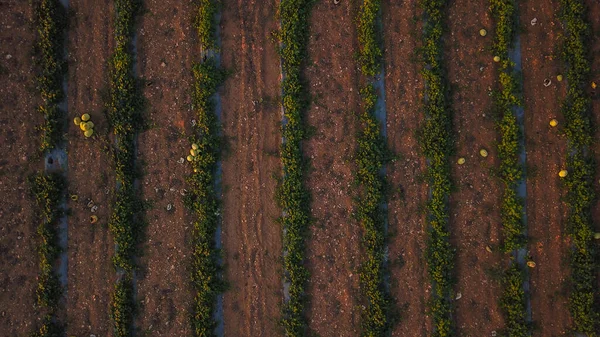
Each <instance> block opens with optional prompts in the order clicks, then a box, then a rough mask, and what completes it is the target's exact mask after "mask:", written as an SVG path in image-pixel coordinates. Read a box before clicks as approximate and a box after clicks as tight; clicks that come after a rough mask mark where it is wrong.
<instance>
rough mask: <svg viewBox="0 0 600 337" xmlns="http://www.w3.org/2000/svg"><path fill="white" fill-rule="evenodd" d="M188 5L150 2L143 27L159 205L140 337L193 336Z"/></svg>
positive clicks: (149, 142)
mask: <svg viewBox="0 0 600 337" xmlns="http://www.w3.org/2000/svg"><path fill="white" fill-rule="evenodd" d="M194 8H195V7H194V4H193V3H192V2H188V1H183V2H182V1H145V2H144V9H145V10H146V13H145V14H144V15H143V16H142V19H141V20H140V23H139V26H138V40H137V41H138V42H137V55H138V58H137V59H138V70H139V76H140V78H141V79H142V80H143V83H145V85H143V93H144V97H145V98H146V106H147V110H146V112H145V117H146V118H147V119H148V121H149V122H150V124H151V126H150V129H149V130H147V131H145V132H143V133H141V134H140V135H139V138H138V151H139V156H138V159H139V161H140V163H141V164H142V166H143V167H144V175H143V177H142V178H141V180H140V184H141V187H142V195H143V197H144V199H145V200H146V201H149V202H150V203H151V205H152V207H151V209H149V210H148V211H147V212H146V220H147V228H146V237H145V242H146V244H145V245H144V249H143V255H142V258H141V265H142V268H141V269H140V273H139V274H138V294H137V298H138V300H139V302H140V303H141V309H140V312H139V316H138V322H139V324H138V325H139V327H140V330H141V331H143V332H145V333H147V334H149V335H153V336H186V335H189V334H190V333H191V329H190V328H191V326H190V319H189V313H190V311H189V310H190V308H191V305H192V303H191V302H192V299H193V295H192V292H191V288H190V275H191V274H190V273H191V271H190V270H189V266H190V258H189V257H190V255H189V254H190V253H191V250H190V246H189V240H190V234H191V228H192V225H191V217H190V215H189V213H190V212H189V211H188V210H187V209H185V208H184V205H183V196H182V195H183V194H184V193H185V192H184V188H185V176H186V175H187V174H188V173H189V170H190V166H189V165H187V161H185V160H183V161H182V159H183V158H185V157H186V156H187V155H188V151H189V148H190V144H189V142H188V141H187V139H186V137H185V135H186V132H187V133H188V134H189V131H191V126H192V120H193V118H194V113H193V111H192V109H191V97H190V93H191V90H192V80H193V79H192V73H191V71H192V62H194V60H195V58H199V53H197V52H195V50H194V35H195V33H194V31H193V26H192V22H193V21H192V20H193V18H192V16H193V15H194Z"/></svg>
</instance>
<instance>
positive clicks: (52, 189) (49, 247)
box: [30, 173, 66, 315]
mask: <svg viewBox="0 0 600 337" xmlns="http://www.w3.org/2000/svg"><path fill="white" fill-rule="evenodd" d="M30 186H31V192H32V194H33V196H34V198H35V201H36V204H37V206H38V209H39V217H40V219H41V222H40V225H39V226H38V228H37V234H38V236H39V238H40V244H39V246H38V255H39V268H40V275H39V277H38V286H37V290H36V294H37V304H38V306H39V307H43V308H46V309H47V310H48V312H49V313H50V314H51V315H53V314H54V313H55V311H56V309H57V308H58V302H59V299H60V296H61V294H62V289H61V285H60V281H59V279H58V275H57V274H56V272H55V271H54V268H53V262H54V261H55V260H56V259H57V258H58V256H59V254H60V250H61V249H60V245H59V242H58V226H59V221H60V218H61V217H62V216H63V214H64V210H63V208H62V206H61V201H62V198H63V197H64V192H65V186H66V182H65V180H64V178H63V176H62V175H60V174H43V173H41V174H38V175H36V176H35V177H33V178H32V180H31V182H30Z"/></svg>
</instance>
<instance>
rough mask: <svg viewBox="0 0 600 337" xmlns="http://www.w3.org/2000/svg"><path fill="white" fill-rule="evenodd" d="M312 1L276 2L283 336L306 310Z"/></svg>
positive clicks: (301, 322) (303, 326) (300, 331)
mask: <svg viewBox="0 0 600 337" xmlns="http://www.w3.org/2000/svg"><path fill="white" fill-rule="evenodd" d="M313 3H314V0H282V1H281V3H280V5H279V19H280V22H281V28H280V31H279V33H278V37H279V42H280V50H279V52H280V56H281V65H282V72H283V79H282V83H281V86H282V104H283V113H284V116H283V123H282V124H283V125H282V137H283V144H282V145H281V162H282V166H283V178H282V181H281V186H280V188H279V191H278V200H279V203H280V206H281V208H282V211H283V216H282V218H281V222H282V225H283V227H284V237H283V245H284V251H285V252H284V257H283V262H284V281H285V282H286V283H288V284H289V300H288V301H287V302H286V303H285V304H284V307H283V318H282V323H283V327H284V330H285V335H286V336H304V335H305V333H306V332H307V320H306V315H305V309H306V302H307V298H306V285H307V282H308V278H309V273H308V270H307V268H306V266H305V262H306V261H305V260H306V254H305V251H306V238H307V235H308V233H309V224H310V220H311V219H310V194H309V192H308V190H307V188H306V186H305V181H304V180H305V177H306V170H307V167H308V165H307V162H306V160H305V158H304V156H303V152H302V141H303V140H304V139H305V138H306V137H307V132H306V125H305V117H304V115H305V113H306V111H307V109H308V105H309V101H308V97H307V96H308V94H307V92H308V89H307V85H306V84H305V81H304V79H303V68H304V65H305V64H304V63H305V59H306V49H307V45H308V37H309V20H310V14H311V9H312V5H313Z"/></svg>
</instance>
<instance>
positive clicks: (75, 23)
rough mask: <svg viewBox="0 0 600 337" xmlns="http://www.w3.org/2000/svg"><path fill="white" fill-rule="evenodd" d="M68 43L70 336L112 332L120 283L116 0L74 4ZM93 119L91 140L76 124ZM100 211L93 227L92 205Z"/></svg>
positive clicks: (81, 0)
mask: <svg viewBox="0 0 600 337" xmlns="http://www.w3.org/2000/svg"><path fill="white" fill-rule="evenodd" d="M70 11H71V12H72V14H71V16H70V31H69V43H68V61H69V74H68V109H69V114H68V116H69V123H68V134H67V139H68V144H67V151H68V156H69V159H68V161H69V168H68V183H69V193H70V194H75V195H77V196H78V200H77V201H72V200H70V201H69V203H68V206H69V207H70V209H71V212H72V213H71V215H70V216H69V217H68V226H69V229H68V247H67V255H68V280H67V288H68V290H67V335H77V336H81V335H86V334H87V335H89V334H96V335H99V336H107V335H110V334H111V333H112V325H111V323H110V320H109V314H108V307H109V302H110V293H111V291H112V286H113V284H114V282H115V280H116V273H115V270H114V268H113V266H112V262H111V257H112V255H113V250H114V249H113V240H112V238H111V237H110V235H109V232H108V227H107V225H108V220H109V217H110V214H111V213H110V207H111V196H112V191H114V185H115V176H114V173H113V164H112V159H111V158H110V155H109V154H108V153H107V152H106V151H105V150H104V149H105V147H106V146H107V145H108V140H107V139H108V134H109V126H108V123H107V121H106V116H105V113H104V104H105V102H106V100H105V93H106V92H107V90H108V87H107V85H108V84H107V79H108V67H107V65H108V58H109V56H110V52H111V50H112V14H111V13H113V9H112V1H110V0H103V1H93V0H72V1H70ZM84 113H88V114H90V115H91V120H92V121H93V122H94V124H95V127H94V129H95V132H96V134H95V136H94V137H93V138H90V139H86V138H85V137H84V136H83V134H82V132H81V130H80V129H79V127H77V126H75V125H74V124H73V122H72V120H73V118H74V117H76V116H81V115H82V114H84ZM90 201H92V202H93V204H94V205H95V206H97V207H98V209H97V211H96V212H95V213H93V214H95V215H97V216H98V222H97V223H95V224H91V223H90V216H91V215H92V211H91V208H90V207H88V203H89V202H90Z"/></svg>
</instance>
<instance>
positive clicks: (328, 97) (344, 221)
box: [304, 1, 362, 336]
mask: <svg viewBox="0 0 600 337" xmlns="http://www.w3.org/2000/svg"><path fill="white" fill-rule="evenodd" d="M355 15H356V8H353V6H352V5H351V4H350V2H348V1H346V2H342V3H341V4H339V5H335V4H333V2H332V1H321V2H318V3H316V4H315V6H314V8H313V10H312V17H311V25H310V41H309V46H308V62H307V63H308V64H307V68H306V77H307V81H308V85H309V86H310V95H311V97H312V104H311V106H310V109H309V111H308V112H307V116H308V117H307V121H308V124H309V125H310V127H311V128H313V130H314V131H313V134H312V136H311V137H310V139H309V140H308V141H306V142H305V144H304V153H305V155H306V157H307V158H308V159H309V160H310V165H311V171H310V173H309V175H308V179H307V186H308V188H309V190H310V194H311V196H312V198H313V202H312V205H311V214H312V216H313V220H314V222H313V223H312V226H311V237H310V239H309V243H308V252H307V257H308V268H309V271H310V274H311V278H310V284H309V289H308V296H309V298H310V299H311V303H310V306H309V311H308V320H309V327H310V329H311V332H313V333H314V334H315V335H317V336H356V335H358V333H359V326H360V325H359V324H360V308H359V306H358V304H359V303H360V302H359V301H360V294H359V292H358V286H359V284H358V283H359V273H358V272H359V270H358V268H359V266H360V263H361V255H360V246H361V237H362V234H361V233H362V230H361V228H360V225H359V224H358V222H357V221H356V220H355V219H354V218H353V216H352V211H353V206H354V205H353V197H354V195H355V193H354V190H355V188H353V185H352V184H353V181H354V177H355V176H354V172H355V170H356V166H355V164H354V160H355V159H354V155H355V152H356V133H357V131H358V130H357V122H358V118H357V116H358V115H357V114H358V112H359V109H360V105H359V104H360V97H359V95H358V90H359V83H358V73H359V69H358V67H357V62H356V59H355V58H354V57H353V55H354V54H355V53H357V52H358V49H357V48H358V41H357V37H356V32H355V28H354V27H355V25H354V21H355V19H354V18H355Z"/></svg>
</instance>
